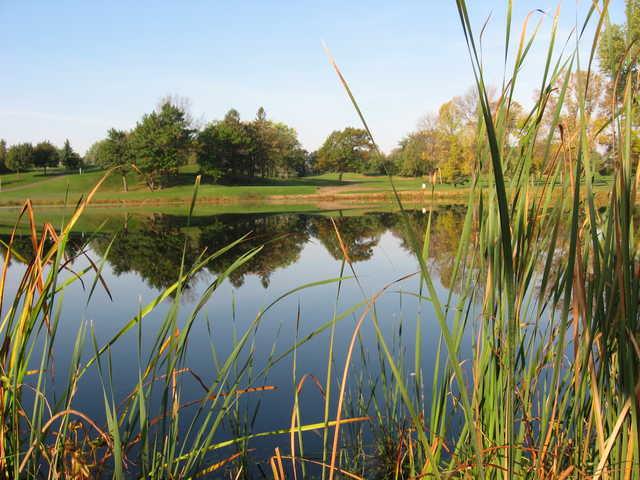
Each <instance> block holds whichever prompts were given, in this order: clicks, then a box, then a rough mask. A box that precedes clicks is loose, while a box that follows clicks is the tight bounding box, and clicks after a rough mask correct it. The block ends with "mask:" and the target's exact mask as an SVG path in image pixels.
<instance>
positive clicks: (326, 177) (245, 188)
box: [0, 166, 611, 208]
mask: <svg viewBox="0 0 640 480" xmlns="http://www.w3.org/2000/svg"><path fill="white" fill-rule="evenodd" d="M102 175H104V172H103V171H99V170H94V171H89V172H86V173H83V174H78V173H73V174H70V173H68V172H64V171H56V170H53V171H50V172H49V173H48V175H47V176H45V175H44V174H43V173H42V172H41V171H30V172H23V173H11V174H5V175H2V191H1V192H0V206H19V205H21V204H22V203H23V202H24V200H25V199H27V198H29V199H30V200H31V201H32V202H33V204H34V205H56V206H59V205H75V204H76V203H77V202H78V200H79V199H80V198H81V197H82V195H86V194H87V192H89V191H90V190H91V189H92V188H93V186H94V185H95V184H96V182H98V180H99V179H100V178H101V177H102ZM197 175H198V173H197V170H196V168H195V167H194V166H187V167H184V168H183V169H182V171H181V173H180V174H179V175H178V176H177V177H176V178H174V179H173V181H172V182H173V184H172V185H169V186H167V187H166V188H163V189H162V190H155V191H150V190H149V189H148V188H147V186H146V185H145V184H144V182H143V181H142V180H141V179H140V178H139V177H138V176H137V175H135V174H133V173H131V174H129V176H128V183H129V191H128V192H123V191H122V183H121V179H120V178H119V177H118V175H112V176H110V177H109V178H107V180H105V182H104V184H103V186H102V188H101V189H100V191H99V192H97V193H96V195H95V197H94V200H93V202H94V205H99V204H110V205H113V204H121V205H129V206H135V205H144V204H147V205H168V204H172V203H174V204H180V203H185V202H186V203H188V202H189V201H190V200H191V195H192V186H193V184H194V182H195V179H196V176H197ZM394 182H395V186H396V188H397V190H398V191H399V192H402V193H403V195H405V196H407V197H413V199H414V200H420V199H421V198H422V197H427V195H426V192H425V191H424V190H423V189H422V185H423V184H425V183H428V181H427V180H426V179H422V178H407V177H396V178H395V179H394ZM610 182H611V179H610V178H607V177H603V178H600V177H598V178H597V181H596V184H595V185H596V188H597V189H599V190H602V191H605V190H606V189H607V188H608V185H609V184H610ZM479 184H480V185H485V186H486V185H488V184H489V179H488V177H487V176H485V177H483V178H481V179H480V180H479ZM469 187H470V183H467V184H465V185H460V186H454V185H449V184H438V185H436V188H435V194H436V195H437V196H440V197H442V198H454V199H455V198H458V199H460V198H466V196H467V195H468V193H469ZM429 192H430V185H429ZM341 200H342V201H348V200H352V201H360V202H384V201H388V200H392V195H391V188H390V185H389V181H388V179H387V177H385V176H367V175H361V174H355V173H348V174H345V175H344V178H343V181H342V182H340V181H338V174H335V173H329V174H323V175H317V176H311V177H302V178H291V179H271V180H264V181H258V182H256V183H254V184H249V185H218V184H211V183H207V181H206V178H205V179H204V180H203V182H202V183H201V185H200V189H199V193H198V201H199V202H200V203H202V204H226V205H233V204H240V203H243V204H248V205H249V206H248V208H251V207H250V205H251V204H252V203H253V204H255V203H257V202H264V201H268V202H271V203H274V204H283V203H287V204H313V203H315V204H318V203H320V202H330V201H341ZM231 208H233V207H231Z"/></svg>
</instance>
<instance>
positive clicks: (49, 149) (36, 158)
mask: <svg viewBox="0 0 640 480" xmlns="http://www.w3.org/2000/svg"><path fill="white" fill-rule="evenodd" d="M58 160H59V158H58V149H57V148H56V147H54V146H53V145H52V144H51V143H50V142H47V141H44V142H40V143H39V144H37V145H36V146H35V148H34V149H33V165H34V166H35V167H37V168H42V169H43V170H44V174H45V175H47V167H56V166H57V165H58Z"/></svg>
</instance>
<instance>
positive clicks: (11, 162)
mask: <svg viewBox="0 0 640 480" xmlns="http://www.w3.org/2000/svg"><path fill="white" fill-rule="evenodd" d="M32 166H33V145H31V144H30V143H19V144H17V145H13V146H11V148H9V150H8V151H7V167H8V168H9V169H10V170H13V171H14V172H18V173H20V172H22V171H24V170H26V169H28V168H30V167H32Z"/></svg>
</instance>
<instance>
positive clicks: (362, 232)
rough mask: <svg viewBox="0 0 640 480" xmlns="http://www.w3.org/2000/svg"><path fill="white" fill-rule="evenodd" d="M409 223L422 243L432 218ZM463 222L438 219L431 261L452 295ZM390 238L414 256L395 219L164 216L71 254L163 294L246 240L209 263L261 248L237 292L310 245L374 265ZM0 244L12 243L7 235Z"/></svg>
mask: <svg viewBox="0 0 640 480" xmlns="http://www.w3.org/2000/svg"><path fill="white" fill-rule="evenodd" d="M408 217H409V224H410V225H411V228H413V229H414V231H415V232H416V234H417V235H418V237H419V238H421V237H422V235H423V234H424V232H425V231H426V228H427V224H428V214H424V213H422V212H420V211H410V212H409V213H408ZM463 220H464V208H460V207H456V206H450V207H441V208H439V209H437V210H435V211H434V212H433V216H432V220H431V223H432V225H431V239H430V248H429V255H430V259H431V262H432V265H433V267H434V268H436V269H437V271H438V273H439V275H440V277H441V281H442V284H443V285H444V286H446V287H449V286H450V285H449V282H450V278H451V273H452V268H453V262H454V256H455V249H456V247H457V244H458V239H459V238H460V235H461V232H462V222H463ZM337 232H339V235H338V234H337ZM386 232H391V233H392V234H393V235H394V236H395V237H397V238H398V239H399V240H400V242H399V243H400V246H401V247H402V248H403V249H404V250H406V251H408V252H411V247H410V241H409V238H408V235H407V229H406V225H405V222H404V221H402V219H401V216H400V215H399V214H396V213H388V212H385V213H369V214H366V215H361V216H349V215H347V214H344V213H341V212H338V213H336V214H333V215H331V216H328V215H314V214H271V215H264V214H260V215H233V214H226V215H211V216H198V217H195V218H192V219H191V221H189V220H188V218H187V217H186V216H181V215H172V214H161V213H156V214H150V215H146V216H139V217H136V218H135V221H132V219H131V218H130V217H129V216H128V215H127V216H125V217H124V218H123V219H122V221H119V222H112V223H111V225H110V228H109V231H108V232H76V233H74V234H73V235H72V237H71V241H70V243H69V247H68V254H70V255H73V254H75V253H77V252H79V251H80V249H82V248H87V247H89V248H90V249H92V250H93V251H94V252H95V253H96V254H98V255H100V256H105V255H106V256H107V260H108V262H109V264H110V265H111V267H112V270H113V272H114V273H115V274H116V275H118V276H119V275H122V274H124V273H130V272H135V273H137V274H138V275H139V276H140V277H141V278H142V279H143V280H144V281H145V282H146V283H147V285H148V286H150V287H153V288H156V289H164V288H166V287H168V286H170V285H172V284H173V283H174V282H175V281H176V280H177V278H178V275H179V272H180V266H181V264H182V261H183V258H184V263H185V266H186V267H187V268H188V267H189V266H191V265H193V264H194V263H195V262H196V261H197V259H198V258H199V257H200V255H201V254H202V252H204V251H206V252H208V253H212V252H215V251H217V250H219V249H221V248H223V247H224V246H226V245H228V244H230V243H232V242H234V241H236V240H238V239H239V238H241V237H243V236H245V235H247V236H246V239H245V240H244V241H243V242H242V243H240V244H239V245H238V246H237V247H236V248H234V249H232V250H230V251H229V252H227V253H225V254H224V255H221V256H219V257H216V258H215V259H214V260H213V261H212V262H210V263H209V264H208V266H207V270H208V271H209V272H210V273H212V274H220V273H222V272H224V271H225V270H226V269H227V268H228V267H229V266H230V265H231V263H232V262H233V261H234V260H236V259H237V258H238V256H239V255H240V254H242V253H245V252H247V251H249V250H251V249H253V248H256V247H260V246H261V247H262V251H261V252H260V253H259V254H258V255H257V256H255V257H254V258H253V259H252V260H251V261H249V262H247V263H245V264H244V265H242V266H241V267H240V268H238V269H236V270H235V271H234V272H233V273H232V274H231V276H230V278H229V280H230V282H231V284H232V285H233V286H234V287H236V288H239V287H241V286H242V285H243V284H244V282H245V278H246V276H248V275H255V276H257V277H258V278H259V279H260V283H261V284H262V286H263V287H264V288H267V287H268V286H269V280H270V277H271V275H272V274H273V272H274V271H276V270H278V269H281V268H286V267H288V266H290V265H293V264H295V263H296V262H297V261H298V259H299V257H300V253H301V251H302V249H303V248H304V246H305V245H306V244H308V243H309V242H310V241H316V242H318V243H319V244H320V245H322V246H323V247H324V248H325V249H326V251H327V252H328V253H329V254H330V255H331V257H333V258H334V259H336V260H341V259H342V258H343V257H344V252H343V247H344V250H345V251H346V253H347V255H348V257H349V260H350V261H351V262H354V263H355V262H363V261H367V260H369V259H371V257H372V255H373V251H374V248H375V247H376V246H377V245H378V243H379V241H380V238H381V236H382V235H383V234H385V233H386ZM114 236H115V240H114ZM0 238H3V240H4V241H5V242H6V241H8V235H0ZM341 244H342V245H341ZM14 249H15V250H16V252H18V253H20V254H21V256H22V257H23V258H24V259H26V260H28V259H29V256H30V254H31V253H30V252H32V246H31V240H30V238H29V237H28V236H19V237H17V238H16V239H14ZM300 280H301V283H302V282H303V281H304V279H300Z"/></svg>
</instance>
